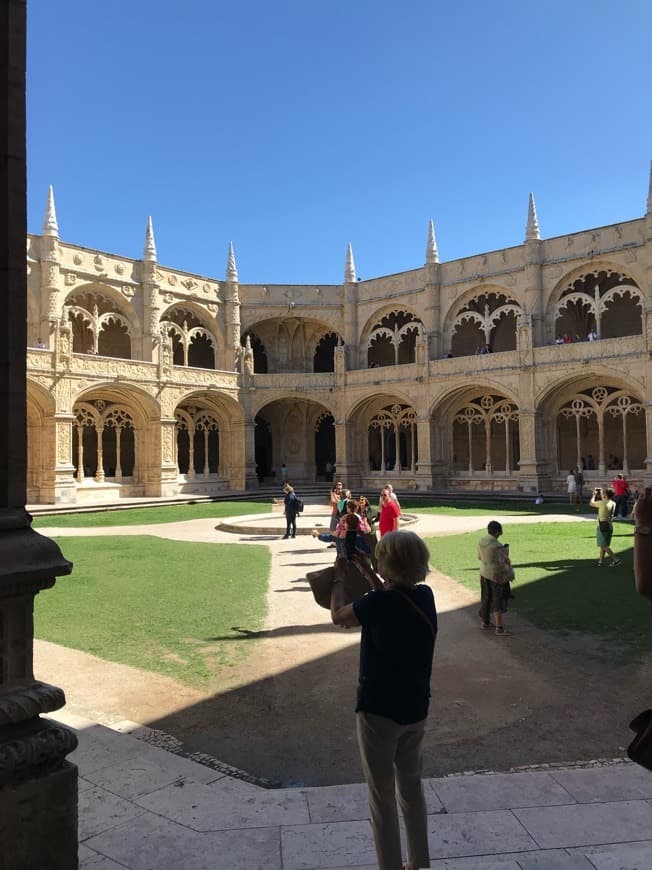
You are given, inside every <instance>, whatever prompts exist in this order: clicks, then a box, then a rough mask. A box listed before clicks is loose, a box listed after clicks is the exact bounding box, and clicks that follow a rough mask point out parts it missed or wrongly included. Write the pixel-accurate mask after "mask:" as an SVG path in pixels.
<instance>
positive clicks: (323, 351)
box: [312, 332, 341, 372]
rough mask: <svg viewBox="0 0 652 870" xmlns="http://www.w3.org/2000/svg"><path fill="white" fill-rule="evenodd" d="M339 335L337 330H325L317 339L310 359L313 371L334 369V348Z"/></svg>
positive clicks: (339, 338)
mask: <svg viewBox="0 0 652 870" xmlns="http://www.w3.org/2000/svg"><path fill="white" fill-rule="evenodd" d="M340 340H341V337H340V336H339V335H338V333H337V332H326V333H324V334H323V335H322V337H321V338H320V339H319V341H317V343H316V346H315V353H314V355H313V360H312V370H313V371H314V372H334V371H335V348H336V347H337V346H338V344H339V343H340Z"/></svg>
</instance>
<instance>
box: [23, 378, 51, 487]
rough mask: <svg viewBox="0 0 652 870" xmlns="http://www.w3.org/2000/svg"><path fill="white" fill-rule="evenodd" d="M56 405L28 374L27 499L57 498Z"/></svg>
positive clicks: (49, 395) (46, 391)
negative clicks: (55, 475) (55, 476)
mask: <svg viewBox="0 0 652 870" xmlns="http://www.w3.org/2000/svg"><path fill="white" fill-rule="evenodd" d="M55 413H56V405H55V400H54V397H53V396H52V394H51V393H49V392H48V390H46V389H45V388H44V387H43V386H41V384H38V383H37V382H36V381H33V380H31V379H30V378H29V377H28V378H27V480H26V483H27V502H28V504H38V503H43V504H45V503H48V502H51V501H53V500H54V468H55V465H56V431H55Z"/></svg>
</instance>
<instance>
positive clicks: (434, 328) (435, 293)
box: [423, 263, 449, 359]
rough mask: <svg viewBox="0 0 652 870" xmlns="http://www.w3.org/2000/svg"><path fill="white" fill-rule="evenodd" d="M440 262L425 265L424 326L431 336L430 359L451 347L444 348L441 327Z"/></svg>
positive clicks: (440, 355) (439, 356)
mask: <svg viewBox="0 0 652 870" xmlns="http://www.w3.org/2000/svg"><path fill="white" fill-rule="evenodd" d="M440 269H441V267H440V265H439V263H426V265H425V266H424V267H423V270H424V277H425V286H424V288H423V289H424V292H425V294H426V300H427V302H426V316H425V318H424V326H425V329H426V333H427V335H428V338H429V356H430V359H440V358H441V357H442V356H443V355H444V353H448V350H449V348H444V345H443V336H442V329H441V278H440Z"/></svg>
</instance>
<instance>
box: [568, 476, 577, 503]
mask: <svg viewBox="0 0 652 870" xmlns="http://www.w3.org/2000/svg"><path fill="white" fill-rule="evenodd" d="M566 490H567V492H568V504H575V493H576V492H577V483H576V482H575V472H574V471H573V469H572V468H571V470H570V471H569V472H568V474H567V475H566Z"/></svg>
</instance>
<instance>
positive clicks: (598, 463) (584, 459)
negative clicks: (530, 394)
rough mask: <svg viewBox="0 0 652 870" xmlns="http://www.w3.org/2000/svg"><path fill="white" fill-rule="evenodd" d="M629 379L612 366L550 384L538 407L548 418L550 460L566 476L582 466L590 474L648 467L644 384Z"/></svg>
mask: <svg viewBox="0 0 652 870" xmlns="http://www.w3.org/2000/svg"><path fill="white" fill-rule="evenodd" d="M629 380H630V379H624V378H622V377H620V376H618V374H617V373H616V374H615V375H614V374H612V373H611V372H609V371H604V372H602V373H601V374H597V373H596V372H593V373H591V374H589V373H587V374H584V375H582V376H581V377H572V376H571V377H568V378H565V379H563V380H562V381H560V382H558V383H556V384H552V385H549V386H548V387H547V388H546V392H545V393H544V394H542V396H541V399H540V402H539V408H540V410H541V412H542V417H543V419H544V420H546V421H547V427H546V433H545V440H546V442H547V443H548V444H550V445H551V455H550V457H549V461H550V464H551V465H552V467H553V468H554V470H555V471H556V473H557V474H560V475H561V476H562V478H563V477H564V476H565V474H566V473H567V472H568V470H569V469H573V468H575V467H584V469H585V470H586V471H587V473H588V474H589V476H593V475H591V473H594V474H596V475H605V474H606V473H608V471H609V470H618V471H621V470H622V471H623V472H624V473H625V474H629V473H630V471H631V470H632V469H635V470H637V471H642V470H643V469H644V468H645V457H646V453H647V450H646V444H647V433H646V415H645V407H644V400H643V389H642V387H641V385H640V384H632V383H630V382H629Z"/></svg>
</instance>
